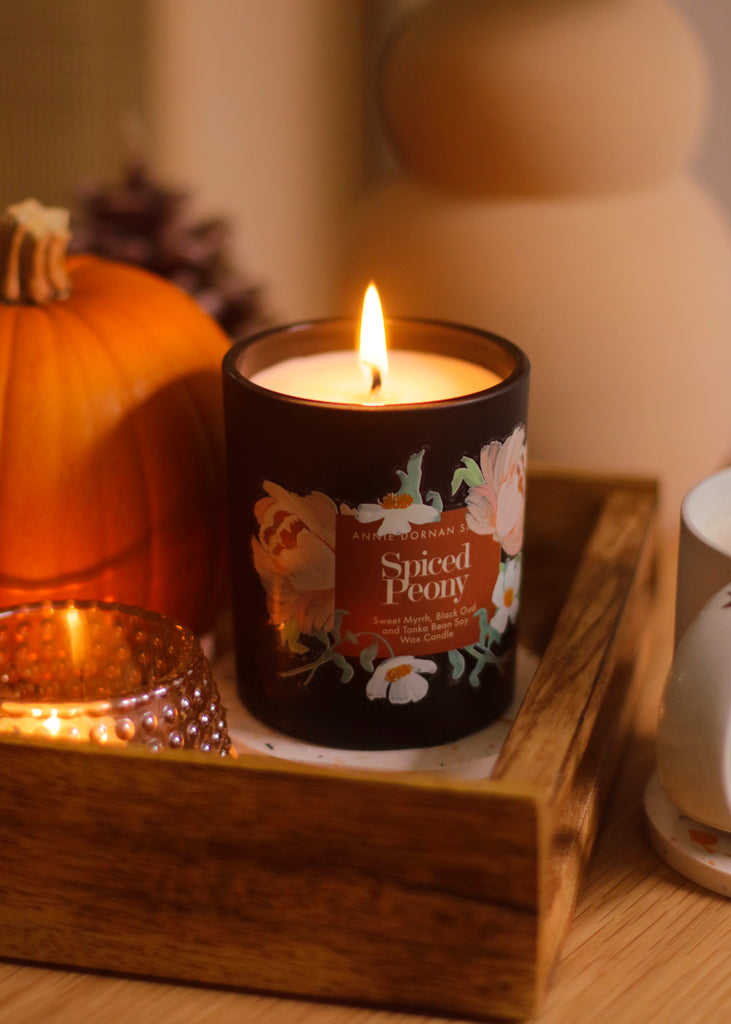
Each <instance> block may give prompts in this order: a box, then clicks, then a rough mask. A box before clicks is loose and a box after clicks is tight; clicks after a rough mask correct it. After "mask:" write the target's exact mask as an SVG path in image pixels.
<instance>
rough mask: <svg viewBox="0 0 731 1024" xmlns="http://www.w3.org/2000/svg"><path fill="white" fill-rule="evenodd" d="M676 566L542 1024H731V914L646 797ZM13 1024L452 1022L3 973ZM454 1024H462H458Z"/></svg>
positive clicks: (77, 976) (88, 978)
mask: <svg viewBox="0 0 731 1024" xmlns="http://www.w3.org/2000/svg"><path fill="white" fill-rule="evenodd" d="M673 588H674V565H673V559H672V557H670V556H669V555H668V557H666V559H665V564H664V565H663V570H662V573H661V584H660V596H659V600H658V604H657V609H656V614H657V617H658V629H657V639H656V642H655V645H654V650H653V655H652V658H651V664H650V667H649V671H648V674H647V679H646V684H645V687H644V690H643V693H642V695H641V698H640V704H639V706H638V708H637V712H636V716H635V728H634V731H633V735H632V737H631V740H630V743H629V745H628V747H627V749H626V751H625V754H624V756H623V761H622V766H621V769H620V772H619V775H618V778H617V782H616V786H615V789H614V792H613V794H612V797H611V800H610V803H609V806H608V808H607V812H606V815H605V818H604V822H603V825H602V828H601V831H600V834H599V838H598V841H597V845H596V848H595V851H594V854H593V857H592V860H591V862H590V865H589V868H588V871H587V875H586V880H585V883H584V886H583V889H582V892H581V895H580V898H579V903H578V906H577V910H576V915H575V918H574V922H573V925H572V927H571V930H570V931H569V934H568V936H567V939H566V942H565V944H564V947H563V953H562V956H561V958H560V961H559V963H558V965H557V968H556V971H555V974H554V976H553V979H552V982H551V985H550V988H549V991H548V995H547V998H546V1002H545V1005H544V1008H543V1010H542V1012H541V1013H540V1014H539V1015H538V1016H537V1017H534V1018H532V1020H533V1021H534V1022H535V1024H587V1022H591V1024H594V1022H596V1024H610V1022H611V1024H652V1022H654V1021H663V1022H667V1024H675V1022H681V1021H682V1022H683V1024H701V1022H702V1024H727V1022H728V1021H729V1020H730V1019H731V969H729V967H728V963H727V961H728V953H729V948H730V946H731V904H729V902H728V901H727V900H726V899H724V898H723V897H720V896H716V895H714V894H713V893H711V892H707V891H705V890H703V889H701V888H699V887H698V886H697V885H695V884H693V883H692V882H689V881H686V880H685V879H683V878H682V877H681V876H680V875H678V874H676V873H675V872H674V871H673V870H672V869H671V868H669V867H668V866H667V865H665V864H664V863H663V862H662V861H661V860H660V859H659V858H658V857H657V855H656V854H655V853H654V851H653V849H652V848H651V846H650V844H649V842H648V840H647V838H646V834H645V826H644V818H643V811H642V794H643V790H644V786H645V783H646V781H647V779H648V778H649V777H650V775H651V774H652V771H653V766H654V744H653V737H654V729H655V721H656V716H657V706H658V700H659V696H660V691H661V688H662V684H663V681H664V678H665V675H666V673H667V669H668V667H669V664H670V658H671V650H672V614H673ZM0 1020H2V1021H3V1022H4V1024H25V1022H29V1024H30V1022H33V1024H40V1022H43V1024H79V1022H85V1021H94V1024H124V1022H127V1021H129V1022H131V1024H132V1022H134V1024H139V1022H144V1024H155V1022H158V1021H159V1022H160V1024H162V1022H165V1024H190V1022H195V1024H206V1022H211V1024H214V1022H215V1024H226V1022H229V1021H230V1022H234V1021H236V1022H237V1024H430V1022H431V1024H437V1022H438V1021H440V1020H444V1018H436V1017H424V1016H422V1015H418V1014H416V1015H411V1014H405V1013H390V1012H387V1011H381V1010H373V1009H368V1008H363V1007H352V1006H343V1005H337V1004H329V1005H328V1004H322V1003H315V1002H304V1001H301V1000H296V999H289V998H283V999H278V998H275V997H272V996H269V995H255V994H246V993H241V992H229V991H221V990H218V989H206V988H201V987H192V986H191V987H189V986H185V985H179V984H163V983H159V982H154V981H150V982H148V981H142V980H138V979H130V978H117V977H106V976H98V975H92V974H84V973H79V972H72V971H64V970H55V969H49V968H45V967H33V966H26V965H18V964H14V963H8V962H0ZM453 1024H454V1022H453Z"/></svg>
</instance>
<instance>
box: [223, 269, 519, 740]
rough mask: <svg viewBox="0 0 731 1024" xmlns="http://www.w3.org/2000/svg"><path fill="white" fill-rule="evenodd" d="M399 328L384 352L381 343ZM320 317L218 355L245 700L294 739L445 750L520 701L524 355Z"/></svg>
mask: <svg viewBox="0 0 731 1024" xmlns="http://www.w3.org/2000/svg"><path fill="white" fill-rule="evenodd" d="M386 332H387V333H388V349H386V343H385V339H386ZM357 333H358V325H357V324H356V323H355V321H350V320H321V321H315V322H311V323H299V324H291V325H289V326H285V327H278V328H273V329H271V330H267V331H263V332H262V333H260V334H258V335H256V336H254V337H252V338H247V339H244V340H242V341H240V342H238V343H237V344H235V345H234V346H232V348H231V349H230V350H229V352H228V353H227V354H226V356H225V358H224V363H223V368H224V409H225V415H226V441H227V457H228V493H229V510H230V523H231V530H230V538H231V544H230V549H231V567H232V585H233V592H234V594H233V596H234V624H235V636H236V663H237V674H238V682H239V692H240V694H241V697H242V700H243V702H244V704H245V705H246V706H247V708H248V709H249V711H250V712H252V714H254V715H255V716H256V717H258V718H260V719H261V720H263V721H264V722H266V723H267V724H268V725H270V726H274V727H275V728H277V729H279V730H280V731H282V732H285V733H289V734H290V735H294V736H296V737H298V738H300V739H304V740H309V741H311V742H315V743H324V744H326V745H327V746H331V747H350V748H356V749H376V748H381V749H384V748H392V749H393V748H398V747H424V746H433V745H436V744H440V743H446V742H451V741H453V740H456V739H459V738H460V737H462V736H466V735H468V734H469V733H471V732H475V731H476V730H477V729H480V728H482V727H484V726H486V725H488V724H490V723H491V722H493V721H495V720H496V719H498V718H499V717H500V716H501V715H502V714H503V713H504V711H505V709H506V707H507V706H508V705H509V703H510V700H511V697H512V693H513V678H514V661H515V650H516V627H517V616H518V609H519V606H520V600H519V594H520V578H521V566H522V554H521V552H522V544H523V510H524V503H525V482H526V434H525V421H526V415H527V403H528V378H529V365H528V360H527V358H526V357H525V355H524V354H523V353H522V352H521V351H520V349H518V348H517V347H516V346H515V345H513V344H512V343H511V342H509V341H506V340H505V339H503V338H499V337H497V336H496V335H494V334H490V333H489V332H487V331H482V330H477V329H475V328H471V327H464V326H461V325H458V324H448V323H442V322H438V321H432V320H423V319H416V318H414V319H406V318H389V319H388V320H387V321H386V323H385V326H384V322H383V316H382V313H381V311H380V303H379V302H378V298H377V295H376V293H375V289H373V290H370V289H369V292H368V293H367V296H366V301H365V303H364V311H363V318H362V321H361V329H360V334H361V352H360V358H359V357H358V353H357V350H356V345H355V344H354V342H355V339H356V336H357Z"/></svg>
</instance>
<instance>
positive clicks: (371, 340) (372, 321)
mask: <svg viewBox="0 0 731 1024" xmlns="http://www.w3.org/2000/svg"><path fill="white" fill-rule="evenodd" d="M360 361H361V365H362V366H363V368H364V369H365V370H366V371H367V374H368V383H369V386H370V391H371V395H374V394H375V393H376V392H378V391H380V389H381V388H382V387H383V385H384V383H385V380H386V376H387V374H388V353H387V350H386V327H385V324H384V322H383V310H382V309H381V300H380V299H379V298H378V292H377V291H376V286H375V285H374V284H373V283H371V284H369V285H368V288H367V289H366V293H365V299H364V300H363V315H362V317H361V321H360Z"/></svg>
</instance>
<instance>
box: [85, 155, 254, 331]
mask: <svg viewBox="0 0 731 1024" xmlns="http://www.w3.org/2000/svg"><path fill="white" fill-rule="evenodd" d="M187 198H188V197H187V195H186V194H185V193H184V192H177V191H174V190H172V189H169V188H165V187H164V186H162V185H161V184H159V183H157V182H155V181H154V180H153V179H152V178H151V177H150V175H149V174H148V171H147V168H146V167H145V165H144V164H143V163H140V162H134V163H132V164H130V166H129V168H128V169H127V171H126V173H125V174H124V176H123V178H122V181H121V182H120V183H119V184H118V185H112V186H108V187H105V186H92V187H87V188H85V189H82V190H81V191H80V193H79V211H78V213H77V214H76V215H75V217H74V225H73V235H72V243H71V247H70V248H71V250H72V251H74V252H91V253H95V254H96V255H98V256H106V257H108V258H109V259H114V260H120V261H122V262H124V263H134V264H136V265H137V266H140V267H144V268H145V269H146V270H150V271H152V272H153V273H155V274H159V275H160V276H161V277H165V278H167V279H168V280H169V281H172V282H173V283H174V284H177V285H178V286H179V287H180V288H182V289H183V290H184V291H186V292H188V294H189V295H192V297H193V298H194V299H195V300H196V301H197V302H198V303H199V305H200V306H201V307H202V308H203V309H205V311H206V312H207V313H209V314H210V315H211V316H212V317H213V318H214V319H215V320H217V321H218V322H219V324H220V325H221V327H222V328H223V330H224V331H225V332H226V333H227V334H228V335H229V336H230V337H231V338H232V339H233V338H239V337H243V336H244V335H246V334H251V333H252V332H253V330H254V329H255V327H256V326H257V325H258V324H259V323H260V322H261V320H262V310H261V295H260V290H259V288H257V287H256V286H254V285H252V284H249V283H248V282H247V281H245V280H242V279H241V277H239V276H238V275H237V274H235V273H234V271H233V270H232V268H231V267H230V265H229V262H228V256H227V252H226V247H227V242H228V234H229V233H228V228H227V226H226V224H225V222H224V221H223V220H221V219H213V220H208V221H202V222H199V223H191V222H190V221H189V220H188V219H187V218H186V213H185V206H186V202H187Z"/></svg>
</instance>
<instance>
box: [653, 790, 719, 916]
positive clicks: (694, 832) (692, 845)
mask: <svg viewBox="0 0 731 1024" xmlns="http://www.w3.org/2000/svg"><path fill="white" fill-rule="evenodd" d="M645 815H646V818H647V824H648V830H649V834H650V840H651V842H652V845H653V846H654V847H655V850H656V851H657V852H658V853H659V854H660V856H661V857H662V858H663V860H665V861H667V863H668V864H669V865H670V866H671V867H672V868H675V870H676V871H679V872H680V874H681V875H685V877H686V878H689V879H690V880H691V881H692V882H697V883H698V885H702V886H703V887H704V888H706V889H711V890H712V891H713V892H717V893H719V894H720V895H721V896H731V833H729V832H721V831H720V829H716V828H711V827H710V825H702V824H701V823H700V822H697V821H693V819H692V818H688V817H686V815H684V814H682V813H681V812H680V811H679V810H678V808H677V807H676V806H675V804H673V803H672V802H671V800H670V798H669V797H668V795H667V794H666V792H665V790H664V789H663V788H662V786H661V785H660V780H659V779H658V777H657V774H655V775H653V776H652V778H651V779H650V781H649V782H648V783H647V786H646V787H645Z"/></svg>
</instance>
